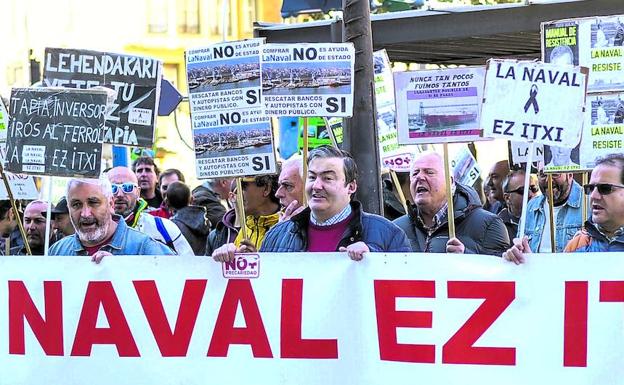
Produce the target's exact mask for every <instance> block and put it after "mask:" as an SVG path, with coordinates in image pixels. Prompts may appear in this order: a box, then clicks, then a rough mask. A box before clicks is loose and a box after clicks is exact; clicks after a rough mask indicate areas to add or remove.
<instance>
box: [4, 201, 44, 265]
mask: <svg viewBox="0 0 624 385" xmlns="http://www.w3.org/2000/svg"><path fill="white" fill-rule="evenodd" d="M47 210H48V202H44V201H32V202H30V203H29V204H28V206H26V209H25V210H24V220H23V223H24V232H25V233H26V240H27V241H28V245H29V246H30V251H31V252H32V255H44V254H45V233H46V211H47ZM52 224H53V222H50V226H52ZM49 234H50V243H52V242H51V240H52V235H53V233H52V229H50V232H49ZM26 254H27V253H26V246H24V245H18V246H15V247H12V248H11V255H26Z"/></svg>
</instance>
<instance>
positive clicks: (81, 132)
mask: <svg viewBox="0 0 624 385" xmlns="http://www.w3.org/2000/svg"><path fill="white" fill-rule="evenodd" d="M106 99H107V93H106V92H105V91H96V90H73V89H66V88H14V89H13V91H12V92H11V105H10V107H9V109H10V111H9V112H10V114H11V123H10V126H9V132H8V135H7V147H6V169H7V170H8V171H12V172H14V173H24V174H34V175H55V176H80V177H86V178H97V177H98V176H99V175H100V171H101V161H102V142H103V138H104V135H105V132H106V129H105V127H104V120H105V117H106V109H107V100H106Z"/></svg>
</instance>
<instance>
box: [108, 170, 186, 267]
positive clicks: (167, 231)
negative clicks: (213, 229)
mask: <svg viewBox="0 0 624 385" xmlns="http://www.w3.org/2000/svg"><path fill="white" fill-rule="evenodd" d="M106 175H107V176H108V180H109V181H110V182H111V186H112V190H111V191H112V193H113V208H114V210H115V214H118V215H121V216H122V217H123V218H124V220H125V222H126V224H127V225H128V226H129V227H132V228H133V229H137V230H139V231H140V232H142V233H145V234H147V235H149V236H150V237H152V238H154V239H155V240H157V241H159V242H162V243H164V244H165V245H167V246H169V248H170V249H171V250H173V251H174V252H175V253H177V254H179V255H194V253H193V249H192V248H191V245H190V244H189V243H188V241H187V240H186V238H184V236H183V235H182V233H181V232H180V229H179V228H178V226H176V225H175V223H173V222H171V221H170V220H169V219H165V218H160V217H155V216H152V215H149V214H148V213H147V212H146V209H147V202H146V201H145V200H143V198H140V197H139V188H138V181H137V177H136V175H135V174H134V173H133V172H132V171H131V170H130V169H129V168H128V167H123V166H120V167H114V168H112V169H111V170H110V171H108V173H107V174H106Z"/></svg>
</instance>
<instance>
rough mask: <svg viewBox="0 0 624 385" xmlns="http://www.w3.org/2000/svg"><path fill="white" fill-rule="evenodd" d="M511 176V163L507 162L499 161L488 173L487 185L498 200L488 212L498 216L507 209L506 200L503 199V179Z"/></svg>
mask: <svg viewBox="0 0 624 385" xmlns="http://www.w3.org/2000/svg"><path fill="white" fill-rule="evenodd" d="M507 174H509V162H508V161H507V160H499V161H498V162H496V163H495V164H494V165H493V166H492V168H491V169H490V172H489V173H488V176H487V179H486V180H485V184H486V185H487V186H488V187H489V188H490V194H492V196H493V197H494V199H496V202H495V203H493V204H492V205H491V206H490V208H489V209H488V211H490V212H492V213H494V214H498V213H499V212H500V211H501V210H502V209H503V208H504V207H505V198H504V197H503V179H505V177H506V176H507Z"/></svg>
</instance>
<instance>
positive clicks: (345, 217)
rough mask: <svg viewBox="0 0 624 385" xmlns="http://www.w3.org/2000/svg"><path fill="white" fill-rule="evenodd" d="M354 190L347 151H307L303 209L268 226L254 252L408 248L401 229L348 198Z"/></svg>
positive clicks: (355, 254) (355, 255) (358, 254)
mask: <svg viewBox="0 0 624 385" xmlns="http://www.w3.org/2000/svg"><path fill="white" fill-rule="evenodd" d="M356 190H357V166H356V164H355V161H354V160H353V158H352V157H351V154H349V153H348V152H346V151H342V150H339V149H336V148H334V147H328V146H321V147H318V148H316V149H314V150H312V151H311V152H310V154H309V157H308V174H307V179H306V183H305V193H306V197H307V199H308V207H307V208H305V209H304V210H303V211H302V212H300V213H299V214H297V215H294V216H293V217H292V218H291V219H290V220H288V221H285V222H281V223H280V224H278V225H277V226H275V227H274V228H272V229H271V230H270V231H269V234H267V237H266V239H265V241H264V243H263V244H262V247H261V248H260V251H263V252H302V251H311V252H323V251H346V252H347V254H348V256H349V257H350V258H351V259H353V260H361V259H362V257H363V255H364V253H366V252H409V251H410V247H409V242H408V240H407V238H406V237H405V234H404V233H403V231H401V229H399V228H398V227H397V226H396V225H394V224H392V222H390V221H388V220H387V219H385V218H383V217H381V216H378V215H374V214H369V213H366V212H364V211H363V210H362V207H361V204H360V203H359V202H358V201H356V200H352V196H353V194H355V192H356Z"/></svg>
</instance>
